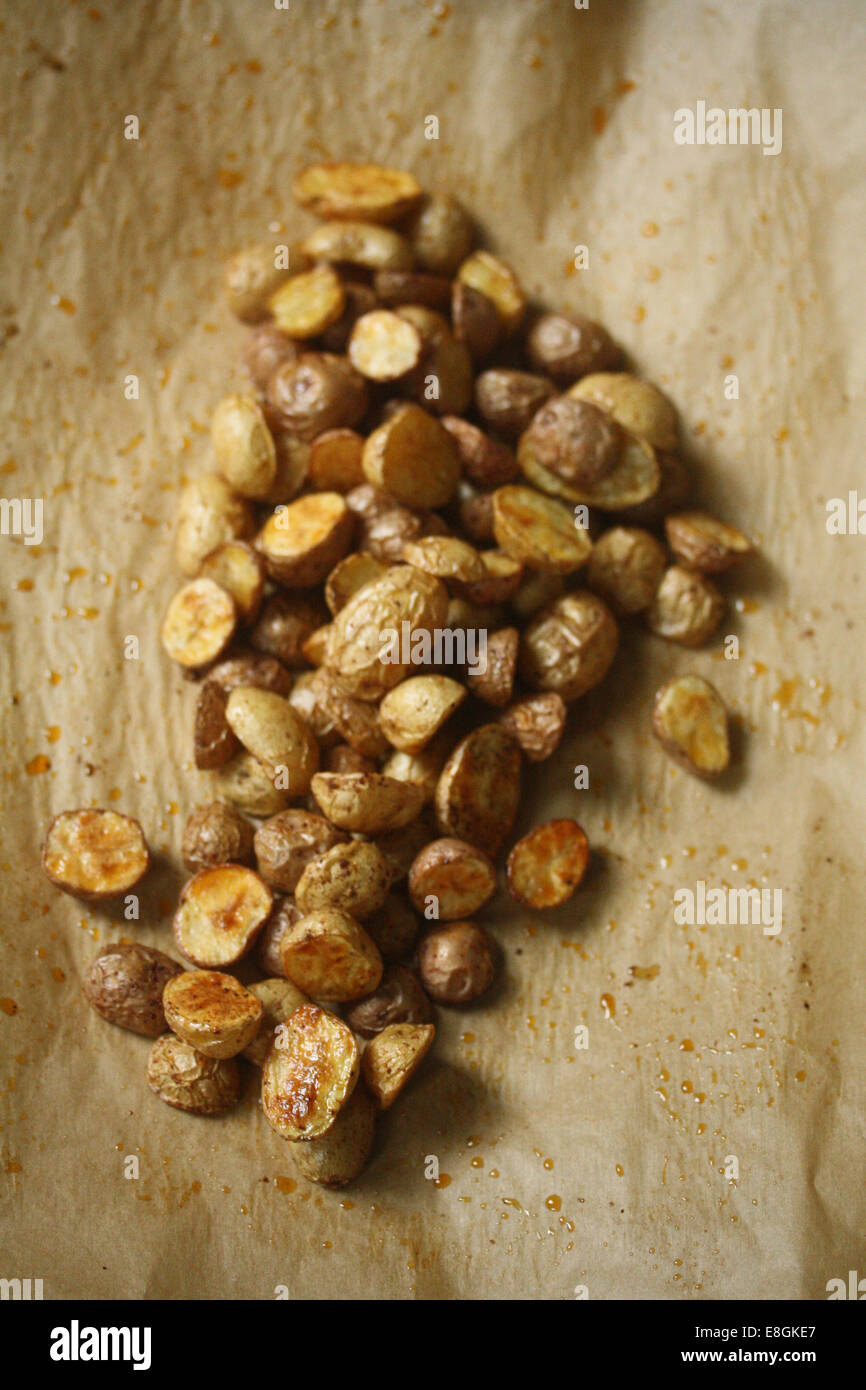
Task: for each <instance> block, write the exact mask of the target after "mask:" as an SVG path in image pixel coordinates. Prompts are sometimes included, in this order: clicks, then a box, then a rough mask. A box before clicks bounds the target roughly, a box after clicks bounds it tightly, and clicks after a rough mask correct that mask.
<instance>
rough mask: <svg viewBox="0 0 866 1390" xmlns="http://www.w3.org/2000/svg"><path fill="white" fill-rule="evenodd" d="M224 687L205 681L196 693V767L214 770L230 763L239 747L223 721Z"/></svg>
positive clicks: (194, 728)
mask: <svg viewBox="0 0 866 1390" xmlns="http://www.w3.org/2000/svg"><path fill="white" fill-rule="evenodd" d="M227 698H228V696H227V694H226V691H225V688H224V687H223V686H221V685H220V684H219V682H217V681H212V680H207V681H205V682H204V683H203V685H202V686H201V688H200V689H199V692H198V699H197V701H196V706H195V723H194V725H193V753H194V757H195V765H196V767H199V768H202V769H203V770H204V769H213V768H215V767H223V766H224V765H225V764H226V763H228V762H231V760H232V758H233V757H234V755H235V753H237V751H238V749H239V748H240V744H239V743H238V741H237V739H236V738H235V736H234V734H233V733H232V731H231V729H230V728H229V726H228V724H227V722H226V700H227Z"/></svg>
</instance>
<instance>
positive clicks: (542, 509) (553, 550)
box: [493, 485, 592, 574]
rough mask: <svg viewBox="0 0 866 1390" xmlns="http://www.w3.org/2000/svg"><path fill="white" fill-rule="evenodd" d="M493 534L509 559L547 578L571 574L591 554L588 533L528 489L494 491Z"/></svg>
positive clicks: (547, 499) (563, 510) (555, 504)
mask: <svg viewBox="0 0 866 1390" xmlns="http://www.w3.org/2000/svg"><path fill="white" fill-rule="evenodd" d="M493 531H494V534H495V536H496V542H497V545H499V546H500V547H501V548H502V549H503V550H504V551H505V553H506V554H507V555H510V556H511V557H512V559H514V560H519V561H521V563H523V564H526V565H529V566H530V567H531V568H532V569H534V570H541V571H542V572H544V573H548V574H573V573H574V571H575V570H578V569H580V567H581V565H584V564H586V562H587V560H588V559H589V556H590V554H591V552H592V542H591V540H590V539H589V535H588V533H587V532H586V531H584V530H581V529H579V528H578V527H576V526H575V524H574V517H573V516H572V515H571V513H570V512H569V511H568V508H567V507H563V506H562V504H561V503H560V502H555V501H553V499H552V498H550V497H544V496H543V495H542V494H541V493H538V492H535V491H534V490H533V489H532V488H528V487H519V486H515V485H508V486H506V487H501V488H497V490H496V492H494V494H493Z"/></svg>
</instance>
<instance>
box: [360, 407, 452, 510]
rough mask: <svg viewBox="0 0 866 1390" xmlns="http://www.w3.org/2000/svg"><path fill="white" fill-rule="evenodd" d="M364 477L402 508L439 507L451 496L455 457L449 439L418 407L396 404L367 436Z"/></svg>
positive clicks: (443, 430) (446, 432) (442, 427)
mask: <svg viewBox="0 0 866 1390" xmlns="http://www.w3.org/2000/svg"><path fill="white" fill-rule="evenodd" d="M362 462H363V468H364V477H365V478H366V479H367V481H368V482H370V483H372V484H373V485H374V486H375V487H381V488H384V489H385V491H386V492H389V493H390V494H391V496H392V497H396V498H397V500H398V501H399V502H404V503H405V504H406V506H408V507H443V506H444V505H445V504H446V502H449V501H450V500H451V498H452V497H453V495H454V492H455V489H456V487H457V483H458V480H459V478H460V459H459V456H458V454H457V448H456V446H455V444H454V441H453V439H452V438H451V435H450V434H449V433H448V431H447V430H446V429H445V428H444V426H442V425H441V424H440V423H439V421H438V420H434V419H433V417H432V416H431V415H428V414H427V412H426V410H422V409H421V407H420V406H419V405H414V404H409V405H404V406H402V407H401V408H400V409H399V410H398V411H396V413H395V414H394V415H392V416H391V418H390V419H389V420H386V421H385V423H384V425H380V426H379V428H378V429H376V430H374V431H373V433H372V434H371V435H370V436H369V437H368V439H367V442H366V443H365V445H364V454H363V460H362Z"/></svg>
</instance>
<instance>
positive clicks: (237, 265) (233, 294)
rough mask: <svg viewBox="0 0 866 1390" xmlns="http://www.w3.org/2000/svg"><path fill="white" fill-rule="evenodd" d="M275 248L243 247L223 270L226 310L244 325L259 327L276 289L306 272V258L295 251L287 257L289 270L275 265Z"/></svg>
mask: <svg viewBox="0 0 866 1390" xmlns="http://www.w3.org/2000/svg"><path fill="white" fill-rule="evenodd" d="M276 252H277V248H276V247H275V246H274V245H269V244H266V243H262V244H260V245H255V246H243V247H241V249H240V251H236V252H235V254H234V255H233V256H232V258H231V260H230V261H229V262H228V264H227V265H226V269H225V293H226V299H227V300H228V306H229V308H230V309H231V311H232V313H233V314H234V315H235V317H236V318H239V319H241V321H242V322H243V323H258V322H259V321H260V320H261V319H263V318H266V317H267V313H268V302H269V301H270V298H271V295H272V294H273V293H274V291H275V290H276V289H278V288H279V286H280V285H281V284H282V283H283V281H284V280H286V279H287V278H288V276H289V275H293V274H294V273H295V272H296V271H298V270H305V269H306V267H307V258H306V256H304V255H303V253H302V252H300V251H299V250H298V249H297V248H296V247H293V248H292V251H291V252H290V253H289V264H290V266H291V269H289V268H288V267H286V268H283V267H282V266H278V265H277V254H276Z"/></svg>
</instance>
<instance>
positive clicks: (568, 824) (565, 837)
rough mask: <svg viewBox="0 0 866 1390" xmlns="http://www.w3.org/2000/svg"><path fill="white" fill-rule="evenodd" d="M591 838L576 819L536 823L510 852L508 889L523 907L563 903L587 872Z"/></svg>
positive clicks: (555, 905)
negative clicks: (587, 836)
mask: <svg viewBox="0 0 866 1390" xmlns="http://www.w3.org/2000/svg"><path fill="white" fill-rule="evenodd" d="M588 863H589V841H588V840H587V838H586V835H585V833H584V831H583V830H582V829H581V827H580V826H579V825H578V823H577V821H574V820H552V821H547V823H546V824H545V825H537V826H535V828H534V829H533V830H530V832H529V834H528V835H524V837H523V839H522V840H518V842H517V844H516V845H515V846H514V848H513V849H512V851H511V853H510V854H509V856H508V868H507V874H508V889H509V892H510V893H511V895H512V897H514V898H516V899H517V901H518V902H519V903H523V905H524V907H532V908H546V907H561V906H562V904H563V903H564V902H567V901H568V899H569V898H570V897H571V895H572V893H573V892H574V890H575V889H576V888H577V886H578V885H579V883H580V881H581V879H582V878H583V876H584V874H585V873H586V866H587V864H588Z"/></svg>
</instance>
